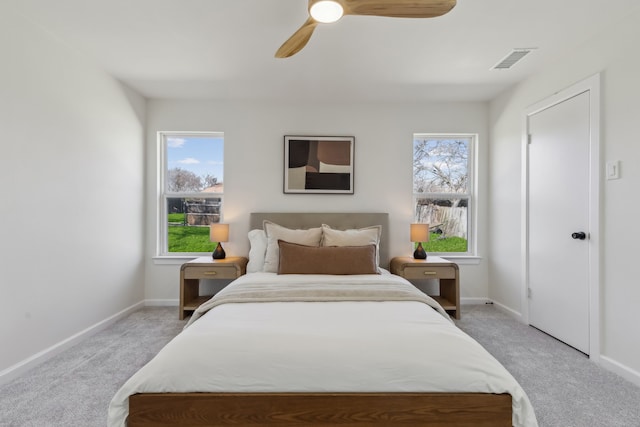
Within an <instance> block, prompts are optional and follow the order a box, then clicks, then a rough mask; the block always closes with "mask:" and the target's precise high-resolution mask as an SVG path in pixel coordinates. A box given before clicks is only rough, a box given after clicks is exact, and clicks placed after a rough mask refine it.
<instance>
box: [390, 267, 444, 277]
mask: <svg viewBox="0 0 640 427" xmlns="http://www.w3.org/2000/svg"><path fill="white" fill-rule="evenodd" d="M403 276H404V278H405V279H455V277H456V270H455V268H453V267H427V266H405V267H404V273H403Z"/></svg>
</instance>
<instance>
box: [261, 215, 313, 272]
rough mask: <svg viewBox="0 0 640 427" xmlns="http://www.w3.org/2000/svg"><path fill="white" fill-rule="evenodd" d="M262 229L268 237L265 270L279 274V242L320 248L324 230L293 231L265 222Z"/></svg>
mask: <svg viewBox="0 0 640 427" xmlns="http://www.w3.org/2000/svg"><path fill="white" fill-rule="evenodd" d="M262 228H264V231H265V233H266V235H267V251H266V254H265V257H264V268H263V269H262V271H265V272H267V273H277V272H278V263H279V261H280V248H279V247H278V240H284V241H285V242H289V243H297V244H299V245H307V246H320V240H321V239H322V228H321V227H317V228H309V229H308V230H292V229H290V228H286V227H283V226H281V225H278V224H276V223H273V222H271V221H268V220H265V221H264V222H263V224H262Z"/></svg>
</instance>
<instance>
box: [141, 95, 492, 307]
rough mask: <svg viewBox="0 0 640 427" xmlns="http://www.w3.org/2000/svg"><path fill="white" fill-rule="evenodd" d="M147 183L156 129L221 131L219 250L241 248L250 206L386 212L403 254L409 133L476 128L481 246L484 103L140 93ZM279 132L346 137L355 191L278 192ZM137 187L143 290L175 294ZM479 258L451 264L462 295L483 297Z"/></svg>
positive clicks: (174, 276)
mask: <svg viewBox="0 0 640 427" xmlns="http://www.w3.org/2000/svg"><path fill="white" fill-rule="evenodd" d="M147 107H148V109H147V115H148V121H147V123H148V126H147V148H148V150H147V164H148V165H149V167H148V170H147V180H148V181H149V182H155V179H156V177H155V165H156V158H157V141H156V133H157V132H158V131H185V130H191V131H222V132H224V133H225V175H224V184H225V196H224V197H225V199H224V208H223V210H224V212H223V215H224V221H225V222H228V223H230V224H231V236H230V237H231V238H230V240H231V241H230V242H228V243H227V244H225V250H226V252H227V255H247V253H248V250H249V247H248V244H249V242H248V239H247V237H246V235H247V232H248V227H249V213H250V212H254V211H266V212H269V211H319V212H323V211H324V212H330V211H331V212H335V211H342V212H345V211H352V212H375V211H378V212H389V214H390V235H391V242H390V245H391V247H390V249H391V254H392V255H393V256H400V255H409V254H411V252H412V247H411V243H410V242H409V223H410V222H411V221H412V218H413V210H412V193H411V191H412V156H413V148H412V147H413V145H412V136H413V133H414V132H449V133H454V132H465V133H478V134H479V146H480V149H479V162H480V165H481V167H480V170H481V171H483V175H482V176H481V179H480V193H481V194H480V202H479V203H480V206H479V211H480V218H479V234H480V236H479V241H480V244H479V253H480V254H481V255H485V254H486V252H487V246H486V220H487V219H486V203H484V200H485V197H483V196H484V195H485V194H486V192H485V190H484V189H485V188H486V171H487V168H486V161H487V145H488V140H487V138H488V135H487V121H488V106H487V104H485V103H451V104H419V105H418V104H342V103H341V104H339V103H336V104H318V103H309V104H307V105H305V104H293V103H273V102H270V103H256V102H223V101H219V102H217V101H175V100H174V101H170V100H150V101H149V103H148V105H147ZM284 135H353V136H355V141H356V142H355V164H354V167H355V177H354V178H355V184H354V186H355V194H353V195H335V196H332V195H291V194H283V191H282V180H283V157H284V154H283V153H284V141H283V136H284ZM149 187H150V188H149V192H148V194H147V210H148V212H149V215H148V223H147V257H146V290H145V292H146V296H147V298H148V299H151V300H158V301H163V300H165V301H166V300H174V301H175V300H176V299H177V298H178V288H179V267H178V266H177V265H156V264H154V263H153V260H152V259H151V256H152V255H153V254H154V253H155V250H156V238H155V237H156V227H157V219H156V218H157V216H154V215H153V214H152V213H153V212H157V200H158V197H157V193H156V191H155V189H154V188H152V187H153V186H149ZM487 274H488V273H487V263H486V260H484V259H483V260H482V261H481V262H480V264H479V265H465V266H462V267H461V280H462V286H461V287H462V290H461V294H462V297H463V298H486V297H487V295H488V288H487V277H488V276H487Z"/></svg>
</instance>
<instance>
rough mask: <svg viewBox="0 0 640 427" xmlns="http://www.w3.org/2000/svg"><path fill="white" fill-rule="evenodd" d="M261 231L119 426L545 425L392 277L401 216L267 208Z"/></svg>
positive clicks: (147, 371) (135, 395) (442, 319)
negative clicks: (241, 270) (393, 233)
mask: <svg viewBox="0 0 640 427" xmlns="http://www.w3.org/2000/svg"><path fill="white" fill-rule="evenodd" d="M265 221H266V222H265ZM263 225H264V228H265V231H269V230H270V233H266V232H262V233H261V231H262V230H261V229H262V228H263ZM317 228H320V229H321V233H320V234H321V237H320V240H316V239H317V238H318V236H317V234H318V233H317V231H315V230H316V229H317ZM250 229H251V230H252V231H251V232H250V233H249V236H250V237H249V238H250V241H251V251H250V261H249V264H250V265H248V267H247V271H248V272H247V274H246V275H244V276H242V277H240V278H239V279H237V280H235V281H234V282H233V283H231V284H230V285H228V286H227V287H226V288H225V289H223V291H221V292H219V293H218V294H217V295H216V296H215V297H214V298H212V299H211V300H209V301H207V302H206V303H204V304H203V305H202V306H201V307H199V308H198V310H196V312H195V313H194V315H193V316H192V318H191V319H190V320H189V322H188V324H187V326H186V327H185V330H184V331H183V332H182V333H181V334H179V335H178V336H176V337H175V338H174V339H173V340H172V341H171V342H170V343H169V344H167V346H166V347H165V348H164V349H163V350H162V351H161V352H160V353H159V354H158V355H157V356H156V357H155V358H154V359H153V360H151V361H150V362H149V363H148V364H147V365H145V366H144V367H143V368H142V369H140V370H139V371H138V372H137V373H136V374H135V375H134V376H133V377H131V378H130V379H129V380H128V381H127V382H126V383H125V384H124V385H123V386H122V388H121V389H120V390H119V391H118V392H117V393H116V395H115V396H114V398H113V400H112V402H111V405H110V407H109V420H108V425H109V426H110V427H115V426H124V425H128V426H129V427H136V426H187V425H189V426H217V425H236V426H238V425H247V426H249V425H251V426H258V425H278V426H305V425H307V426H308V425H343V426H369V425H378V426H390V425H429V426H511V425H514V426H518V427H520V426H525V427H533V426H537V421H536V418H535V414H534V412H533V409H532V407H531V404H530V402H529V400H528V398H527V396H526V394H525V392H524V391H523V390H522V388H521V387H520V386H519V384H518V383H517V382H516V381H515V379H513V377H512V376H511V375H510V374H509V373H508V372H507V371H506V369H505V368H504V367H502V365H500V363H499V362H497V361H496V360H495V359H494V358H493V357H492V356H491V355H489V353H487V352H486V350H484V349H483V348H482V347H481V346H480V345H479V344H478V343H477V342H475V341H474V340H473V339H471V338H470V337H469V336H468V335H466V334H464V333H463V332H462V331H460V330H459V329H458V328H457V327H456V326H455V325H454V324H453V322H452V320H451V319H450V318H449V317H448V316H447V314H446V312H444V310H443V309H442V308H441V307H440V306H439V305H438V304H437V302H435V301H434V300H432V299H431V298H429V297H428V296H426V295H425V294H423V293H421V292H419V291H418V290H417V289H416V288H415V287H413V286H412V285H411V284H410V283H409V282H407V281H406V280H405V279H403V278H400V277H398V276H395V275H392V274H390V273H389V272H388V271H386V270H385V269H384V267H386V266H388V263H389V253H388V248H387V242H388V217H387V214H379V213H366V214H359V213H349V214H333V213H332V214H324V213H304V214H302V213H301V214H290V213H254V214H251V218H250ZM303 230H305V231H303ZM308 230H311V231H308ZM372 230H373V231H372ZM307 231H308V232H307ZM374 231H375V233H374ZM252 233H253V234H252ZM376 233H377V238H374V239H373V240H374V241H371V239H372V237H374V236H375V235H376ZM311 234H313V236H311ZM267 235H268V236H267ZM256 236H260V238H259V239H258V238H256ZM265 237H267V239H266V240H265ZM305 239H307V240H305ZM309 239H310V240H309ZM363 239H364V240H363ZM274 241H275V243H274ZM310 241H311V243H315V244H309V243H310ZM324 243H327V246H326V247H325V246H323V244H324ZM353 243H355V244H353ZM274 244H275V245H277V247H278V249H279V251H278V254H277V255H276V256H275V257H274V256H273V255H274V254H273V249H274ZM335 248H340V249H335ZM345 251H346V252H345ZM260 256H264V259H261V258H260ZM332 257H333V258H332ZM336 257H337V258H336ZM276 259H277V261H275V262H276V263H277V264H278V265H277V266H275V267H274V265H273V262H274V260H276ZM345 259H347V260H349V261H350V262H344V260H345ZM316 260H320V264H321V265H323V267H322V268H323V270H322V271H320V272H318V271H315V270H314V268H318V267H317V264H318V263H317V262H316ZM323 260H324V261H323ZM327 260H333V261H330V262H329V261H327ZM341 260H342V261H341ZM353 260H361V261H358V262H357V263H356V262H353ZM356 264H357V265H356ZM380 267H382V268H380ZM274 268H275V269H276V270H275V271H273V269H274ZM325 268H326V269H327V270H326V271H325V270H324V269H325ZM278 269H280V271H279V270H278ZM309 269H311V270H309ZM346 271H348V273H347V272H346ZM278 273H280V274H278Z"/></svg>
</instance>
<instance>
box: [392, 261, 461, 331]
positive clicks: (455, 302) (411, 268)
mask: <svg viewBox="0 0 640 427" xmlns="http://www.w3.org/2000/svg"><path fill="white" fill-rule="evenodd" d="M391 273H393V274H397V275H398V276H401V277H404V278H405V279H407V280H409V281H411V280H418V279H420V280H424V279H438V280H439V281H440V295H430V297H431V298H433V299H435V300H436V301H438V303H439V304H440V305H441V306H442V308H444V309H445V310H446V311H447V313H449V314H450V315H451V316H453V317H454V318H456V319H459V318H460V274H459V272H458V265H457V264H456V263H453V262H449V261H447V260H446V259H443V258H440V257H437V256H428V257H427V259H415V258H412V257H395V258H393V259H392V260H391Z"/></svg>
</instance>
